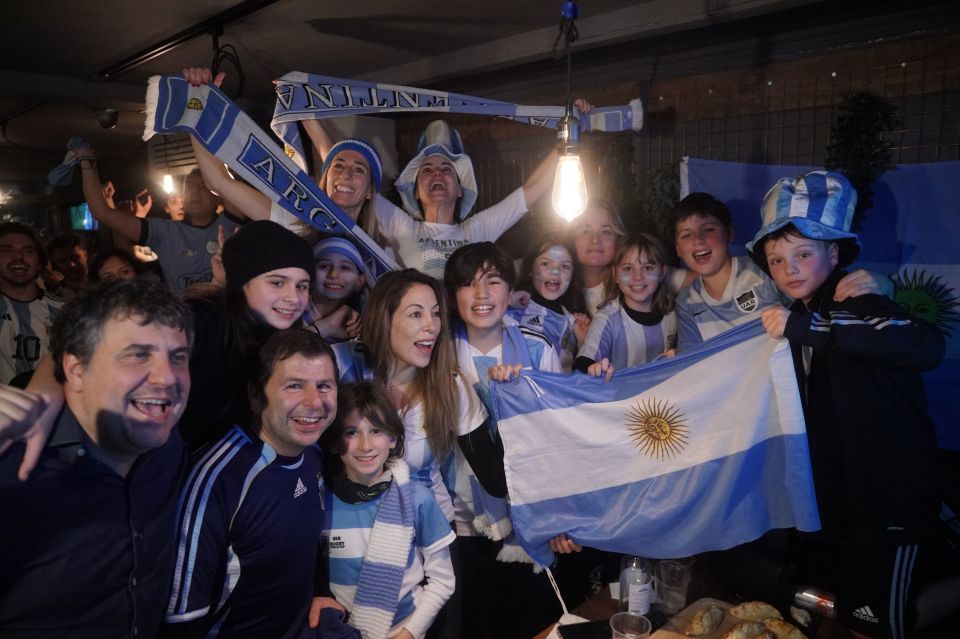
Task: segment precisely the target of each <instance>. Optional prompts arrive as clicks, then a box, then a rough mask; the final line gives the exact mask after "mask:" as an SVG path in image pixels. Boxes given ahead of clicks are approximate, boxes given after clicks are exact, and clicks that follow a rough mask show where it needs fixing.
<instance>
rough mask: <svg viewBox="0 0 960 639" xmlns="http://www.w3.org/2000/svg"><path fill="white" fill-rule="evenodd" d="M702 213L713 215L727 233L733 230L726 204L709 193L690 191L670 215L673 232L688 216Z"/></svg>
mask: <svg viewBox="0 0 960 639" xmlns="http://www.w3.org/2000/svg"><path fill="white" fill-rule="evenodd" d="M694 215H702V216H704V217H708V216H710V217H715V218H717V220H719V221H720V223H721V224H723V228H724V229H726V231H727V233H728V234H729V233H730V232H731V231H732V230H733V218H732V217H731V216H730V209H728V208H727V205H726V204H724V203H723V202H721V201H720V200H718V199H717V198H715V197H713V196H712V195H710V194H709V193H691V194H690V195H688V196H687V197H685V198H683V199H682V200H680V202H679V203H678V204H677V206H676V207H674V209H673V213H672V214H671V216H670V225H671V226H672V227H673V232H674V233H676V232H677V225H678V224H680V222H683V221H684V220H686V219H687V218H689V217H692V216H694Z"/></svg>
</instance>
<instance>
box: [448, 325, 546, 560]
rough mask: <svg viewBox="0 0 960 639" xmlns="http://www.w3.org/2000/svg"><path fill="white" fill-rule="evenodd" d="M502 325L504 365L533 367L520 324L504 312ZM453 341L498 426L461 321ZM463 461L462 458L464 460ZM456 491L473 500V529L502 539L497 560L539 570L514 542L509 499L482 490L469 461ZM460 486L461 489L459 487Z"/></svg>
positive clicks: (467, 376) (467, 377)
mask: <svg viewBox="0 0 960 639" xmlns="http://www.w3.org/2000/svg"><path fill="white" fill-rule="evenodd" d="M502 325H503V343H502V345H501V347H500V348H501V361H502V362H503V363H504V364H509V365H516V364H520V365H521V366H522V367H523V370H526V371H530V370H533V369H534V365H533V361H532V360H531V358H530V351H529V350H528V348H527V342H526V340H525V339H524V337H523V334H522V333H521V332H520V326H519V325H518V324H517V322H516V320H514V319H513V318H512V317H510V316H509V315H504V316H503V320H502ZM454 344H455V348H456V352H457V364H458V366H459V367H460V371H461V373H462V374H463V377H464V380H465V381H466V382H467V383H468V384H469V385H470V386H471V387H472V388H473V389H474V390H475V391H476V393H477V395H478V396H479V397H480V398H481V400H483V404H484V406H485V407H486V408H487V412H488V413H489V414H490V424H491V428H492V430H493V431H494V432H493V433H491V435H494V434H495V432H496V428H497V417H496V413H495V412H494V409H495V406H494V402H492V401H491V399H490V391H489V388H490V382H489V381H486V380H485V381H484V383H481V380H480V374H479V372H478V371H477V365H476V362H475V361H474V358H473V353H472V349H471V347H470V343H469V342H468V341H467V330H466V327H465V326H464V325H463V323H462V322H459V323H458V325H457V328H456V335H455V337H454ZM457 461H458V462H460V461H461V460H459V459H458V460H457ZM464 461H465V460H464ZM456 465H457V470H456V472H457V482H456V486H457V492H458V493H460V494H461V496H462V495H463V490H464V489H466V490H468V491H469V495H470V497H471V498H472V503H471V504H469V505H470V506H471V509H472V510H473V514H474V517H473V527H474V529H475V530H476V531H477V532H479V533H482V534H484V535H486V537H487V538H489V539H492V540H493V541H499V540H503V547H502V548H501V549H500V552H499V553H498V554H497V560H498V561H502V562H505V563H517V562H519V563H527V564H533V566H534V571H535V572H540V570H541V568H540V566H538V565H537V564H536V563H535V562H534V561H533V559H532V558H531V557H530V556H529V555H527V553H526V552H524V550H523V549H522V548H521V547H520V545H519V543H518V542H517V539H516V535H515V534H514V532H513V524H512V523H511V521H510V502H509V500H508V499H502V498H498V497H493V496H491V495H490V494H489V493H487V491H485V490H484V489H483V486H481V485H480V482H479V481H478V480H477V478H476V476H475V475H474V474H473V470H472V469H471V468H470V464H468V463H457V464H456ZM461 486H463V488H461Z"/></svg>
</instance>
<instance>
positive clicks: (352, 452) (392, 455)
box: [322, 382, 455, 639]
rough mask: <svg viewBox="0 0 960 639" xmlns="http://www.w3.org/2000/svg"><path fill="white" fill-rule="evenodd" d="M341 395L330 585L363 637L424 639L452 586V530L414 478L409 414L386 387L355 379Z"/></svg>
mask: <svg viewBox="0 0 960 639" xmlns="http://www.w3.org/2000/svg"><path fill="white" fill-rule="evenodd" d="M338 402H339V404H340V408H339V411H338V412H339V416H338V418H337V422H336V423H335V424H334V426H332V427H331V428H330V429H329V430H328V431H327V433H325V434H324V437H323V443H322V445H323V448H324V450H326V451H327V453H328V460H327V464H326V468H327V469H329V473H330V477H329V480H328V488H327V499H326V503H327V509H326V511H325V514H324V526H323V547H324V548H325V550H326V559H327V563H328V569H329V575H330V591H331V593H332V594H333V596H334V597H335V598H336V600H337V602H339V603H340V604H342V605H343V606H344V607H345V608H346V610H347V611H349V613H350V617H349V623H350V624H351V625H353V626H354V627H355V628H357V629H358V630H360V632H361V634H362V635H363V638H364V639H386V637H402V638H404V639H412V638H416V639H419V638H421V637H423V636H424V635H425V634H426V631H427V629H428V628H429V627H430V624H431V623H433V619H434V617H436V615H437V612H439V610H440V608H442V607H443V604H444V603H445V602H446V601H447V599H449V598H450V595H452V594H453V591H454V585H455V580H454V576H453V566H452V564H451V562H450V551H449V548H448V547H449V545H450V544H451V543H452V542H453V540H454V534H453V531H452V530H451V529H450V524H449V523H448V522H447V518H446V517H445V516H444V514H443V512H442V511H441V510H440V507H439V505H438V504H437V501H436V499H435V498H434V496H433V493H432V492H431V491H430V490H429V489H428V488H426V487H425V486H423V485H422V484H420V483H419V482H411V481H410V471H409V468H408V467H407V465H406V462H404V461H403V459H402V456H403V433H404V428H403V423H402V422H401V421H400V418H399V416H398V415H397V411H396V410H395V409H394V407H393V404H392V402H391V401H390V398H389V396H388V395H387V393H386V391H385V390H384V389H383V388H382V387H381V386H380V385H378V384H377V383H375V382H362V383H359V384H353V385H349V386H345V387H343V388H341V389H340V393H339V398H338Z"/></svg>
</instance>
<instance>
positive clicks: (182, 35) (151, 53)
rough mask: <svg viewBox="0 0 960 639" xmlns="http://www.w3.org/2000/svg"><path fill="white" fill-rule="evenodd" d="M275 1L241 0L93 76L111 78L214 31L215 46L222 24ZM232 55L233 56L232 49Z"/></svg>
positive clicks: (221, 32) (221, 30)
mask: <svg viewBox="0 0 960 639" xmlns="http://www.w3.org/2000/svg"><path fill="white" fill-rule="evenodd" d="M277 1H278V0H244V1H243V2H240V3H239V4H236V5H234V6H232V7H230V8H229V9H227V10H226V11H221V12H220V13H218V14H217V15H215V16H212V17H210V18H207V19H206V20H204V21H202V22H198V23H197V24H195V25H193V26H191V27H188V28H186V29H184V30H183V31H180V32H178V33H175V34H174V35H172V36H170V37H169V38H165V39H163V40H161V41H159V42H157V43H154V44H152V45H150V46H149V47H146V48H145V49H143V50H141V51H138V52H137V53H134V54H133V55H132V56H130V57H129V58H127V59H125V60H122V61H121V62H118V63H116V64H114V65H111V66H109V67H107V68H105V69H101V70H100V71H97V72H96V73H95V74H94V75H95V77H96V78H98V79H100V80H112V79H113V78H114V77H115V76H117V75H120V74H121V73H125V72H126V71H129V70H131V69H135V68H137V67H138V66H140V65H141V64H144V63H146V62H149V61H150V60H153V59H154V58H158V57H160V56H162V55H164V54H166V53H168V52H170V51H172V50H173V49H175V48H177V47H179V46H180V45H181V44H183V43H185V42H188V41H189V40H192V39H193V38H196V37H197V36H201V35H208V34H214V39H215V46H216V38H217V37H218V36H219V35H222V34H223V26H224V25H226V24H229V23H230V22H233V21H234V20H239V19H240V18H244V17H246V16H248V15H250V14H252V13H256V12H257V11H259V10H260V9H263V8H264V7H268V6H270V5H271V4H274V3H275V2H277ZM227 46H229V45H227ZM231 49H232V47H231ZM234 55H236V52H235V51H234ZM215 59H216V57H215Z"/></svg>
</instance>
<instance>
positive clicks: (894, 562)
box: [747, 171, 945, 637]
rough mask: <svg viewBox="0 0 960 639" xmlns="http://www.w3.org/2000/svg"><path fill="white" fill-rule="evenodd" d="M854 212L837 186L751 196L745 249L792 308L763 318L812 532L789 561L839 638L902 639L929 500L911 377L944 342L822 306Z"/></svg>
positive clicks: (914, 325) (926, 452)
mask: <svg viewBox="0 0 960 639" xmlns="http://www.w3.org/2000/svg"><path fill="white" fill-rule="evenodd" d="M855 203H856V191H854V190H853V187H852V186H851V185H850V183H849V182H848V181H847V180H846V178H844V177H843V176H842V175H839V174H836V173H827V172H824V171H814V172H812V173H808V174H806V175H804V176H802V177H799V178H783V179H781V180H780V181H778V182H777V184H775V185H774V187H773V188H772V189H771V190H770V191H769V192H768V193H767V195H766V197H765V198H764V204H763V208H762V211H763V228H761V230H760V231H759V232H758V233H757V235H756V237H754V239H753V241H752V242H749V243H748V244H747V248H748V250H751V251H753V255H754V259H756V260H757V262H758V263H759V264H760V265H761V267H762V268H763V269H764V270H765V271H766V272H768V273H769V274H770V275H771V276H772V277H773V280H774V281H775V282H776V283H777V286H778V287H779V289H780V291H782V292H783V293H784V294H785V295H788V296H789V297H790V298H792V299H794V300H795V301H794V303H793V305H792V306H791V307H790V308H789V309H787V308H784V307H782V306H776V307H773V308H769V309H767V310H765V311H763V313H762V319H763V324H764V327H765V328H766V329H767V332H768V333H769V334H770V335H772V336H773V337H776V338H784V337H785V338H787V339H789V340H790V345H791V348H792V349H793V355H794V364H795V368H796V372H797V377H798V380H799V382H800V393H801V398H802V399H803V404H804V413H805V417H806V422H807V438H808V442H809V445H810V458H811V461H812V468H813V480H814V485H815V487H816V492H817V503H818V506H819V509H820V519H821V523H822V526H823V527H822V529H821V530H820V531H818V532H816V533H810V534H799V533H798V537H799V538H800V541H801V545H802V547H803V549H804V553H806V554H808V555H809V556H808V557H805V558H804V559H803V560H802V561H798V562H797V563H798V565H799V566H801V567H802V569H803V570H805V571H808V572H807V574H806V575H804V577H805V578H806V579H814V580H816V581H813V583H814V584H815V585H817V586H819V587H822V588H827V589H830V590H832V591H833V592H835V593H836V606H837V611H838V616H839V619H840V620H841V621H842V622H843V623H844V624H845V625H847V626H848V627H849V628H851V629H853V630H854V631H856V632H860V633H863V634H865V635H867V636H870V637H905V636H907V633H908V632H909V631H910V630H911V617H912V614H913V610H912V608H911V604H912V601H913V597H914V595H915V593H916V592H917V590H918V586H919V585H920V581H921V577H922V576H923V572H924V570H921V567H923V566H925V564H929V563H930V562H931V557H930V554H931V545H930V542H931V541H932V540H933V539H935V537H934V533H935V530H936V525H937V513H938V509H939V503H940V500H939V498H938V491H937V483H936V478H935V476H934V473H931V472H930V471H929V468H930V466H931V465H932V464H933V463H934V461H935V459H936V442H935V440H934V435H933V425H932V423H931V421H930V418H929V416H928V414H927V404H926V397H925V394H924V389H923V381H922V380H921V378H920V373H921V371H924V370H929V369H931V368H934V367H935V366H937V365H938V364H939V363H940V361H941V360H942V359H943V354H944V349H945V343H944V338H943V335H941V334H940V332H939V331H938V330H937V329H936V328H935V327H934V326H932V325H930V324H927V323H926V322H924V321H922V320H919V319H917V318H915V317H913V316H911V315H909V314H908V313H907V312H906V311H905V310H904V309H903V308H901V307H900V306H899V305H898V304H896V303H895V302H893V301H891V300H890V299H888V298H886V297H883V296H880V295H862V296H859V297H855V298H848V299H845V300H843V301H840V302H838V301H836V300H835V297H834V292H835V290H836V288H837V284H838V282H839V281H840V279H841V277H843V275H844V273H845V272H844V271H843V270H842V268H843V267H844V266H846V265H847V264H849V263H850V262H852V261H853V260H854V259H855V258H856V256H857V255H858V254H859V252H860V244H859V242H858V240H857V236H856V235H855V234H853V233H851V232H850V224H851V220H852V218H853V209H854V205H855ZM808 583H809V582H808Z"/></svg>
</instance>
